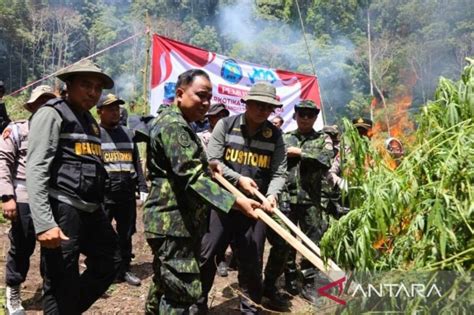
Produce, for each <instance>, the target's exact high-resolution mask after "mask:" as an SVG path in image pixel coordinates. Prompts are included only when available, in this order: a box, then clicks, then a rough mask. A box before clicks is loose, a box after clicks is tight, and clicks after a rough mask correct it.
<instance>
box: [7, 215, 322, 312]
mask: <svg viewBox="0 0 474 315" xmlns="http://www.w3.org/2000/svg"><path fill="white" fill-rule="evenodd" d="M138 211H139V213H138V218H139V219H138V222H137V229H138V232H137V233H136V234H135V235H134V238H133V246H134V247H133V248H134V250H133V251H134V254H135V256H136V257H135V259H134V261H133V262H132V271H133V272H134V273H135V274H136V275H137V276H138V277H139V278H140V279H142V285H141V286H140V287H133V286H129V285H127V284H125V283H118V284H113V285H112V286H111V287H110V288H109V290H108V291H107V293H106V294H104V296H103V297H102V298H100V299H99V300H98V301H97V302H96V303H95V304H94V305H93V306H92V307H91V308H90V309H89V311H88V312H87V314H143V309H144V305H145V299H146V296H147V293H148V287H149V284H150V281H151V277H152V274H153V271H152V266H151V262H152V255H151V252H150V250H149V247H148V245H147V243H146V241H145V239H144V234H143V223H142V222H141V209H140V208H139V210H138ZM9 228H10V227H9V224H8V223H2V224H0V264H1V268H0V278H1V279H5V278H4V277H5V261H6V254H7V252H8V249H9V240H8V230H9ZM269 248H270V246H269V245H268V244H267V246H266V250H265V255H268V250H269ZM39 256H40V255H39V247H38V246H37V248H36V250H35V253H34V255H33V257H32V259H31V267H30V271H29V273H28V277H27V280H26V281H25V282H24V283H23V285H22V299H23V305H24V307H25V309H26V310H27V314H41V313H42V312H41V284H42V279H41V276H40V273H39ZM238 292H239V290H238V283H237V272H235V271H231V272H230V273H229V276H228V277H225V278H222V277H218V276H216V278H215V282H214V286H213V288H212V290H211V292H210V296H209V304H210V305H209V306H210V312H209V313H210V314H239V311H238V306H239V303H238V301H239V298H238ZM266 302H267V301H266V300H265V298H264V301H263V306H264V307H266V308H269V307H268V305H267V304H266ZM3 304H4V283H3V280H2V283H1V285H0V305H1V306H2V307H0V314H2V313H3V311H4V310H3ZM291 304H292V306H291V308H290V310H289V312H288V313H292V314H295V313H297V314H311V313H315V309H314V308H313V306H312V305H311V304H309V303H307V302H306V301H305V300H303V299H301V298H300V297H294V298H293V299H292V300H291ZM272 313H273V312H270V311H264V312H263V314H272ZM276 313H277V312H276ZM318 313H319V312H318Z"/></svg>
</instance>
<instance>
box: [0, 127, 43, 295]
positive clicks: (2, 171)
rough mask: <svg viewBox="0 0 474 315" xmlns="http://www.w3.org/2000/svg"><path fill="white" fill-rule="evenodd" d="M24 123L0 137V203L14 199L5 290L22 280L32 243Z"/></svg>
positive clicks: (33, 246) (28, 262) (32, 247)
mask: <svg viewBox="0 0 474 315" xmlns="http://www.w3.org/2000/svg"><path fill="white" fill-rule="evenodd" d="M28 123H29V122H28V120H21V121H17V122H13V123H10V124H9V125H8V127H7V128H6V129H5V130H4V132H3V135H2V136H1V137H0V191H1V192H2V201H3V202H5V201H7V200H9V199H11V198H13V199H15V201H16V205H17V217H16V220H13V221H12V226H11V229H10V232H9V233H8V238H9V239H10V250H9V251H8V254H7V263H6V266H5V280H6V285H7V286H9V287H17V286H19V285H20V284H21V283H23V282H24V281H25V279H26V274H27V273H28V269H29V267H30V256H31V255H32V254H33V251H34V249H35V243H36V234H35V230H34V228H33V222H32V221H31V213H30V207H29V206H28V194H27V192H26V177H25V166H26V152H27V151H26V149H27V147H28Z"/></svg>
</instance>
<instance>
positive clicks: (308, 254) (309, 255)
mask: <svg viewBox="0 0 474 315" xmlns="http://www.w3.org/2000/svg"><path fill="white" fill-rule="evenodd" d="M214 178H215V179H216V180H217V181H218V182H219V183H221V184H222V186H224V187H225V188H226V189H227V190H229V191H230V192H231V193H232V194H233V195H234V196H236V197H244V198H246V196H245V195H244V194H243V193H242V192H241V191H240V190H238V189H237V188H236V187H234V185H232V184H231V183H229V182H228V181H227V180H226V179H225V178H224V177H222V175H220V174H219V173H214ZM255 212H256V213H257V215H258V217H259V218H260V219H261V220H262V221H263V222H265V224H267V225H268V226H269V227H270V228H271V229H272V230H274V231H275V232H276V233H277V234H278V235H280V236H281V237H282V238H283V239H284V240H285V241H287V242H288V244H290V245H291V246H292V247H293V248H294V249H296V250H297V251H298V252H299V253H300V254H301V255H303V256H304V257H305V258H306V259H308V260H309V261H310V262H311V263H312V264H313V265H314V266H315V267H316V268H318V269H319V270H321V271H322V272H323V273H324V274H325V275H326V276H327V277H328V278H329V279H331V280H332V281H336V280H339V279H341V277H343V276H344V275H345V274H344V273H341V271H336V270H328V269H326V266H325V265H324V262H323V261H322V260H321V259H320V258H319V257H318V256H316V255H315V253H313V252H312V251H311V250H309V249H308V248H307V247H306V246H305V245H304V244H303V243H301V242H300V241H298V239H296V237H294V236H293V235H291V233H290V232H288V231H287V230H285V229H284V228H282V227H281V226H280V225H279V224H278V223H276V222H275V220H273V219H272V218H271V217H270V216H269V215H268V214H266V213H265V212H264V211H263V210H262V209H255Z"/></svg>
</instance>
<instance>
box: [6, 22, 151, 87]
mask: <svg viewBox="0 0 474 315" xmlns="http://www.w3.org/2000/svg"><path fill="white" fill-rule="evenodd" d="M149 31H150V30H149V29H148V28H147V29H146V30H145V31H144V32H139V33H136V34H135V35H132V36H130V37H127V38H125V39H123V40H121V41H119V42H117V43H115V44H113V45H111V46H108V47H106V48H104V49H102V50H99V51H98V52H96V53H93V54H92V55H90V56H87V57H85V58H82V59H81V60H79V61H76V62H74V63H72V64H70V65H69V66H66V67H64V68H61V69H59V70H57V71H55V72H53V73H51V74H49V75H47V76H45V77H43V78H41V79H38V80H36V81H33V82H31V83H28V84H27V85H25V86H24V87H22V88H20V89H18V90H16V91H14V92H12V93H10V94H8V96H13V95H15V94H18V93H20V92H21V91H23V90H25V89H27V88H29V87H30V86H32V85H35V84H36V83H39V82H41V81H44V80H47V79H49V78H51V77H53V76H55V75H57V74H58V73H60V72H61V71H64V70H66V69H68V68H70V67H72V66H73V65H75V64H77V63H79V62H81V61H82V60H87V59H90V58H93V57H95V56H97V55H100V54H102V53H103V52H106V51H107V50H110V49H112V48H114V47H117V46H119V45H121V44H123V43H125V42H127V41H129V40H131V39H133V38H135V37H137V36H140V35H142V34H144V33H148V32H149Z"/></svg>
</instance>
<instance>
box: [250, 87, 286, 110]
mask: <svg viewBox="0 0 474 315" xmlns="http://www.w3.org/2000/svg"><path fill="white" fill-rule="evenodd" d="M247 101H257V102H263V103H268V104H272V105H273V106H275V107H282V106H283V104H282V103H281V102H280V101H279V100H278V98H277V95H276V89H275V87H274V86H273V85H271V84H270V83H268V82H258V83H256V84H255V85H254V86H252V88H251V89H250V91H249V93H248V94H247V95H245V96H244V97H242V102H244V103H247Z"/></svg>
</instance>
